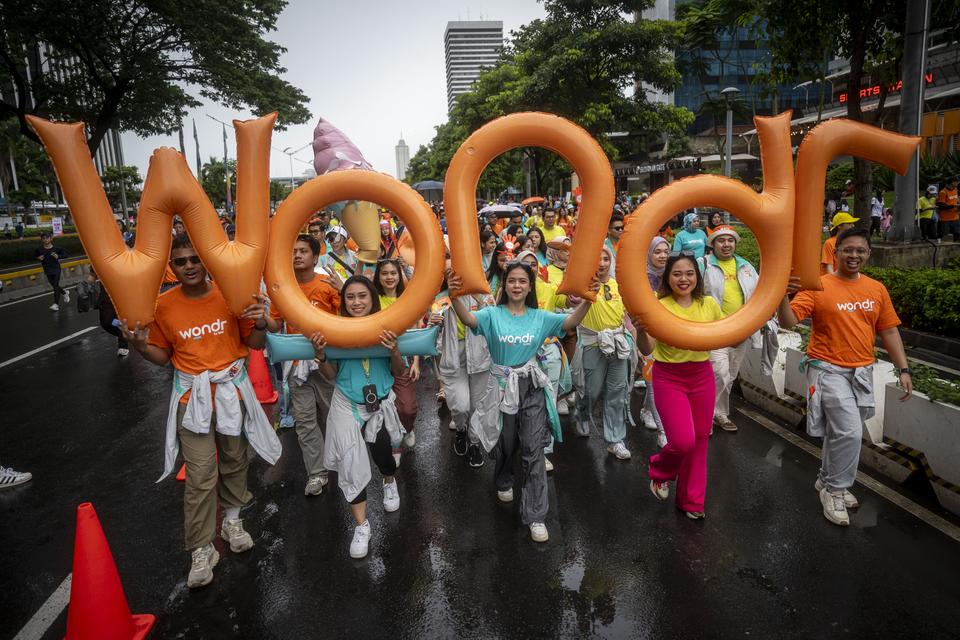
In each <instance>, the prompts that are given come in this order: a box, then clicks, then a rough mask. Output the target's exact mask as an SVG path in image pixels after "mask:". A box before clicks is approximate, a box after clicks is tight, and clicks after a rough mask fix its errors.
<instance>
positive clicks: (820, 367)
mask: <svg viewBox="0 0 960 640" xmlns="http://www.w3.org/2000/svg"><path fill="white" fill-rule="evenodd" d="M800 369H801V371H802V370H804V369H805V370H806V373H807V383H808V384H809V385H810V387H811V388H812V389H813V393H808V394H807V433H809V434H810V435H812V436H814V437H817V438H822V437H823V436H824V435H825V433H826V429H825V424H824V419H823V411H822V409H821V408H822V407H823V402H824V401H825V400H828V399H829V400H836V399H837V398H838V397H839V395H838V393H837V387H838V385H841V384H843V381H845V382H846V383H847V384H848V385H850V389H851V390H852V391H853V397H854V399H855V400H856V401H857V407H858V408H859V409H860V418H861V421H866V420H869V419H870V418H872V417H873V415H874V413H875V412H876V400H875V398H874V395H873V365H872V364H871V365H867V366H866V367H841V366H838V365H835V364H831V363H829V362H823V361H822V360H810V359H807V358H804V359H803V360H801V363H800ZM838 378H840V380H838Z"/></svg>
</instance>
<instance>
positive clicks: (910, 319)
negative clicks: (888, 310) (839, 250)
mask: <svg viewBox="0 0 960 640" xmlns="http://www.w3.org/2000/svg"><path fill="white" fill-rule="evenodd" d="M864 273H866V274H867V275H868V276H870V277H871V278H875V279H877V280H879V281H880V282H882V283H883V284H884V285H886V287H887V290H888V291H889V292H890V298H891V300H893V306H894V308H895V309H896V310H897V314H898V315H899V316H900V319H901V320H902V321H903V323H904V324H905V325H906V326H908V327H910V328H911V329H916V330H917V331H929V332H932V333H938V334H941V335H945V336H957V335H960V269H901V268H896V267H888V268H880V267H867V268H866V269H864Z"/></svg>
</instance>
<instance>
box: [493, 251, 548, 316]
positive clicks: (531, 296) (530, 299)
mask: <svg viewBox="0 0 960 640" xmlns="http://www.w3.org/2000/svg"><path fill="white" fill-rule="evenodd" d="M515 269H522V270H523V272H524V273H525V274H527V279H528V280H529V281H530V291H528V292H527V297H526V298H524V300H523V303H524V304H525V305H527V306H528V307H530V308H531V309H536V308H538V305H537V275H536V274H535V273H534V272H533V269H531V268H530V267H528V266H527V265H525V264H523V263H522V262H508V263H507V266H506V267H504V269H503V274H502V276H501V278H500V294H499V295H498V296H497V304H498V305H504V304H507V302H509V298H508V297H507V276H508V275H509V274H510V272H511V271H513V270H515Z"/></svg>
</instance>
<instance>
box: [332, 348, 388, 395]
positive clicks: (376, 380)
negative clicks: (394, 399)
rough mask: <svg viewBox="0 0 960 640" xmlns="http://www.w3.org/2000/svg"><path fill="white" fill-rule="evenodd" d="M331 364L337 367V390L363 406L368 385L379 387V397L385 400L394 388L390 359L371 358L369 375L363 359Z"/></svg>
mask: <svg viewBox="0 0 960 640" xmlns="http://www.w3.org/2000/svg"><path fill="white" fill-rule="evenodd" d="M330 362H332V363H334V364H336V365H337V388H338V389H340V391H342V392H343V395H345V396H347V398H349V399H350V401H351V402H355V403H356V404H363V388H364V387H365V386H367V385H368V384H375V385H377V397H378V398H380V399H383V398H385V397H387V394H388V393H390V389H392V388H393V374H391V373H390V358H369V359H368V362H369V363H370V365H369V366H370V370H369V374H368V373H367V371H365V370H364V368H363V359H361V358H348V359H345V360H334V359H332V358H331V360H330Z"/></svg>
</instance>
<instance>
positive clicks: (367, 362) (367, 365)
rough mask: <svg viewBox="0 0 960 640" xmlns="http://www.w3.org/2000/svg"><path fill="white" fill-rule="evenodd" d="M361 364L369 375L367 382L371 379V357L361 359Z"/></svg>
mask: <svg viewBox="0 0 960 640" xmlns="http://www.w3.org/2000/svg"><path fill="white" fill-rule="evenodd" d="M360 365H361V366H362V367H363V374H364V375H365V376H367V382H369V381H370V358H364V359H362V360H361V361H360Z"/></svg>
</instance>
